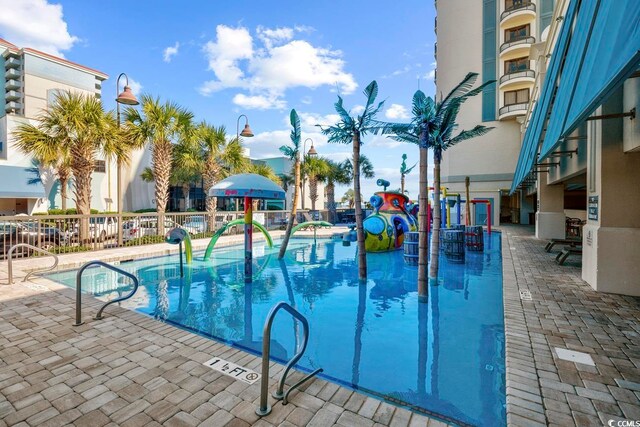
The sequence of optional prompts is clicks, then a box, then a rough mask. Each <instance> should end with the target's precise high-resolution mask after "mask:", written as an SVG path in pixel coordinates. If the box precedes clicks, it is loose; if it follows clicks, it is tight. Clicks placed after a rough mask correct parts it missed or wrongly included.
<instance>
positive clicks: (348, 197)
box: [341, 180, 355, 208]
mask: <svg viewBox="0 0 640 427" xmlns="http://www.w3.org/2000/svg"><path fill="white" fill-rule="evenodd" d="M349 181H351V180H349ZM341 201H342V203H344V202H347V203H348V204H349V208H353V206H354V205H355V197H354V192H353V188H350V189H348V190H347V191H345V193H344V194H343V195H342V199H341Z"/></svg>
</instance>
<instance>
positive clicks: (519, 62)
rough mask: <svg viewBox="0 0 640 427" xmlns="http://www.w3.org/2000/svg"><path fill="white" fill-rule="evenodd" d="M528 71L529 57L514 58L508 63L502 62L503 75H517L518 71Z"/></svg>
mask: <svg viewBox="0 0 640 427" xmlns="http://www.w3.org/2000/svg"><path fill="white" fill-rule="evenodd" d="M528 69H529V57H526V56H525V57H523V58H516V59H512V60H510V61H505V62H504V73H505V74H510V73H517V72H518V71H525V70H528Z"/></svg>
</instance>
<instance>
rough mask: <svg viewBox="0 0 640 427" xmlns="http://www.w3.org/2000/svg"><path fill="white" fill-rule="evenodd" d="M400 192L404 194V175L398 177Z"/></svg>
mask: <svg viewBox="0 0 640 427" xmlns="http://www.w3.org/2000/svg"><path fill="white" fill-rule="evenodd" d="M400 192H401V193H402V194H404V174H401V175H400Z"/></svg>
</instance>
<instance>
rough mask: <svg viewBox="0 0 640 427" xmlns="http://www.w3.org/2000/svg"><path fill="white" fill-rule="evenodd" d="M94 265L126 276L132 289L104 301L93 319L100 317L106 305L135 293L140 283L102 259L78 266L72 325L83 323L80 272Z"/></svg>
mask: <svg viewBox="0 0 640 427" xmlns="http://www.w3.org/2000/svg"><path fill="white" fill-rule="evenodd" d="M94 265H99V266H101V267H104V268H107V269H109V270H111V271H115V272H116V273H120V274H122V275H123V276H127V277H128V278H130V279H131V280H133V290H132V291H131V292H130V293H129V294H128V295H125V296H123V297H120V298H116V299H113V300H111V301H108V302H106V303H105V304H104V305H103V306H102V307H100V309H99V310H98V314H96V317H94V320H101V319H102V312H103V311H104V309H105V308H107V306H108V305H111V304H113V303H116V302H121V301H124V300H126V299H129V298H131V297H132V296H133V294H135V293H136V291H137V290H138V286H139V285H140V283H139V282H138V278H137V277H136V276H134V275H133V274H131V273H129V272H128V271H124V270H122V269H121V268H118V267H115V266H113V265H111V264H107V263H106V262H103V261H98V260H94V261H89V262H87V263H86V264H84V265H83V266H82V267H80V269H79V270H78V273H76V323H74V324H73V326H80V325H82V324H83V323H84V322H83V321H82V273H84V271H85V270H86V269H87V268H89V267H92V266H94Z"/></svg>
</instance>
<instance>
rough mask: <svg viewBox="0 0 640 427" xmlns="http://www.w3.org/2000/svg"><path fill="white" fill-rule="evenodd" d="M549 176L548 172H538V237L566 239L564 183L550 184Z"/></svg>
mask: <svg viewBox="0 0 640 427" xmlns="http://www.w3.org/2000/svg"><path fill="white" fill-rule="evenodd" d="M547 177H548V175H547V172H540V173H538V209H537V211H536V237H537V238H538V239H564V238H565V215H564V184H555V185H549V184H547Z"/></svg>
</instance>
